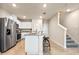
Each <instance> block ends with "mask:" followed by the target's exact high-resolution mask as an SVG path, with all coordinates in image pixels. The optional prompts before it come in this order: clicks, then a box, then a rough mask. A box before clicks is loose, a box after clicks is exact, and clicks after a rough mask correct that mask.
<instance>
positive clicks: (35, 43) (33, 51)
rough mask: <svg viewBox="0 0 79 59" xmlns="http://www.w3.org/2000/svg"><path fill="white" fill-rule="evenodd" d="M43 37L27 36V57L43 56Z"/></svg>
mask: <svg viewBox="0 0 79 59" xmlns="http://www.w3.org/2000/svg"><path fill="white" fill-rule="evenodd" d="M42 41H43V39H42V36H37V35H34V36H33V35H29V36H25V51H26V52H27V55H40V54H43V52H42V50H43V47H42Z"/></svg>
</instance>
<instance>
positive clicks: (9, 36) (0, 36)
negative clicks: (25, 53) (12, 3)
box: [0, 18, 17, 52]
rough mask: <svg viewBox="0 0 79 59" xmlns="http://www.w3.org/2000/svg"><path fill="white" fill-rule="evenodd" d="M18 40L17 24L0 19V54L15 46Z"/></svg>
mask: <svg viewBox="0 0 79 59" xmlns="http://www.w3.org/2000/svg"><path fill="white" fill-rule="evenodd" d="M16 40H17V34H16V23H15V22H14V21H12V20H10V19H7V18H0V52H5V51H7V50H8V49H10V48H11V47H13V46H15V45H16Z"/></svg>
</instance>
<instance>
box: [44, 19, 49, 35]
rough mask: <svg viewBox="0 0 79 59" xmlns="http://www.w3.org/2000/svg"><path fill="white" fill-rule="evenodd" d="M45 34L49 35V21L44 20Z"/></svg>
mask: <svg viewBox="0 0 79 59" xmlns="http://www.w3.org/2000/svg"><path fill="white" fill-rule="evenodd" d="M43 33H44V34H45V35H48V20H43Z"/></svg>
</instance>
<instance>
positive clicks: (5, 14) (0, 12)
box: [0, 8, 20, 24]
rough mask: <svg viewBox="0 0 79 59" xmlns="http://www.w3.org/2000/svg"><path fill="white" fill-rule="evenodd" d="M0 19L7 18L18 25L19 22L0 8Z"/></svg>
mask: <svg viewBox="0 0 79 59" xmlns="http://www.w3.org/2000/svg"><path fill="white" fill-rule="evenodd" d="M0 17H1V18H3V17H7V18H9V19H11V20H13V21H15V22H16V23H17V24H20V21H19V20H17V17H16V16H15V15H14V14H11V13H9V12H8V11H6V10H4V9H2V8H0Z"/></svg>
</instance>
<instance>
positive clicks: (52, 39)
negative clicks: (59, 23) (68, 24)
mask: <svg viewBox="0 0 79 59" xmlns="http://www.w3.org/2000/svg"><path fill="white" fill-rule="evenodd" d="M50 40H51V41H53V42H54V43H56V44H57V45H58V46H60V47H62V48H64V46H63V45H61V44H59V43H58V42H56V41H55V40H54V38H51V37H50Z"/></svg>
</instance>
